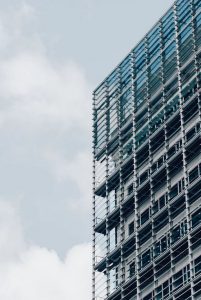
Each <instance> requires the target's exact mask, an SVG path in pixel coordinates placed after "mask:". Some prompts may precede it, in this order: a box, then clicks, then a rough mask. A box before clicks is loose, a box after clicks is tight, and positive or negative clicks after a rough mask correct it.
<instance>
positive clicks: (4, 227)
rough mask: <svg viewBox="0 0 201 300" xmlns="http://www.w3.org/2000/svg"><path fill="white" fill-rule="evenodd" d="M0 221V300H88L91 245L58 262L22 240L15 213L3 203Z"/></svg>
mask: <svg viewBox="0 0 201 300" xmlns="http://www.w3.org/2000/svg"><path fill="white" fill-rule="evenodd" d="M0 220H1V222H0V225H1V228H0V282H1V288H0V299H4V300H13V299H15V300H27V299H29V300H35V299H37V300H66V299H71V300H78V299H82V300H89V299H90V298H91V289H90V286H91V284H90V283H91V267H90V266H91V245H90V244H82V245H78V246H75V247H73V248H72V249H71V250H69V251H68V252H67V255H66V257H65V259H64V260H61V259H60V258H59V257H58V255H57V253H56V252H55V251H53V250H48V249H47V248H44V247H43V248H42V247H38V246H36V245H30V244H28V243H27V242H26V241H25V240H24V237H23V232H22V228H21V224H20V220H19V218H18V216H17V213H16V210H15V209H14V208H13V207H12V206H11V205H10V204H8V203H5V202H3V201H1V202H0ZM6 249H7V250H9V252H6V251H5V250H6ZM11 250H12V251H11Z"/></svg>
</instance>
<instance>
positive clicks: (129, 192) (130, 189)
mask: <svg viewBox="0 0 201 300" xmlns="http://www.w3.org/2000/svg"><path fill="white" fill-rule="evenodd" d="M132 192H133V184H131V185H129V187H128V195H131V194H132Z"/></svg>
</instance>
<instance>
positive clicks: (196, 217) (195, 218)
mask: <svg viewBox="0 0 201 300" xmlns="http://www.w3.org/2000/svg"><path fill="white" fill-rule="evenodd" d="M200 222H201V210H200V209H199V210H198V211H196V212H195V213H194V214H192V228H194V227H195V226H197V225H198V224H200Z"/></svg>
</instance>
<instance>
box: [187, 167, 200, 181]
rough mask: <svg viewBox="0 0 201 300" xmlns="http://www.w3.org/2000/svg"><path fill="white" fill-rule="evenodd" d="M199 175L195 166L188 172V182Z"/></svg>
mask: <svg viewBox="0 0 201 300" xmlns="http://www.w3.org/2000/svg"><path fill="white" fill-rule="evenodd" d="M198 176H199V169H198V166H197V167H195V168H194V169H193V170H192V171H190V172H189V176H188V178H189V183H191V182H193V181H194V180H195V179H197V178H198Z"/></svg>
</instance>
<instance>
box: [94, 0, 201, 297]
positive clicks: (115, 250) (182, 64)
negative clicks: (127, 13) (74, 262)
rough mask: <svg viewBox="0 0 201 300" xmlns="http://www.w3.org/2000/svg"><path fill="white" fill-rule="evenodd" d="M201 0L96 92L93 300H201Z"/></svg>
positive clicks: (168, 17)
mask: <svg viewBox="0 0 201 300" xmlns="http://www.w3.org/2000/svg"><path fill="white" fill-rule="evenodd" d="M200 65H201V0H178V1H176V2H175V3H174V5H173V6H172V7H171V8H170V9H169V10H168V12H167V13H166V14H165V15H164V16H163V17H162V18H161V19H160V20H159V22H158V23H157V24H156V25H155V26H154V27H153V28H152V29H151V30H150V32H148V34H147V35H146V36H145V37H144V38H143V39H142V40H141V41H140V43H139V44H138V45H137V46H136V47H135V48H134V49H133V50H132V51H131V52H130V53H129V54H128V56H127V57H126V58H125V59H124V60H123V61H122V62H121V63H120V64H119V65H118V66H117V67H116V68H115V70H114V71H113V72H112V73H111V74H110V75H109V76H108V77H107V78H106V79H105V80H104V81H103V82H102V83H101V84H100V85H99V86H98V87H97V89H96V90H95V91H94V94H93V122H94V123H93V136H94V139H93V140H94V143H93V155H94V168H93V179H94V185H93V222H94V223H93V300H105V299H107V300H120V299H125V300H151V299H154V300H162V299H167V300H190V299H193V300H195V299H201V73H200Z"/></svg>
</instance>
